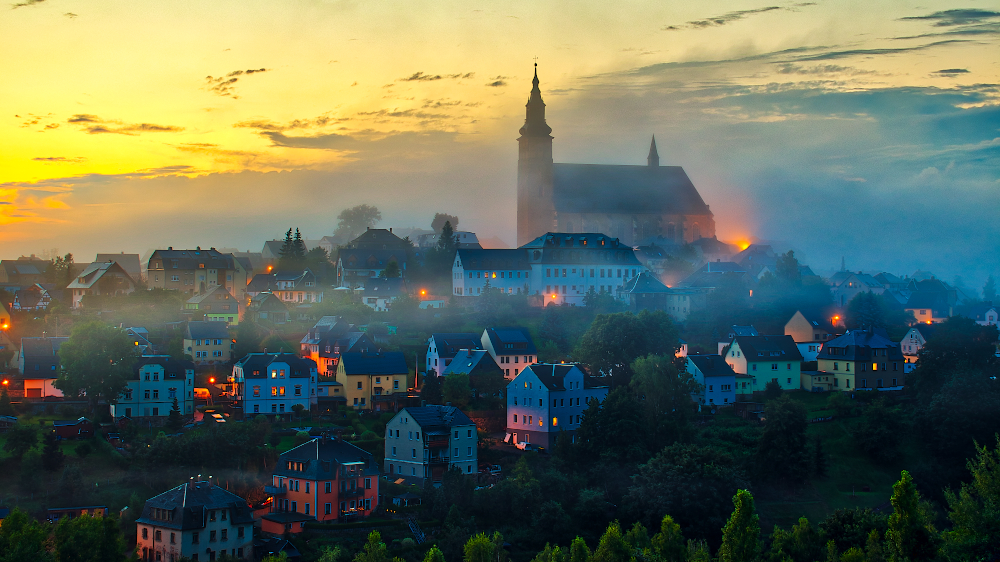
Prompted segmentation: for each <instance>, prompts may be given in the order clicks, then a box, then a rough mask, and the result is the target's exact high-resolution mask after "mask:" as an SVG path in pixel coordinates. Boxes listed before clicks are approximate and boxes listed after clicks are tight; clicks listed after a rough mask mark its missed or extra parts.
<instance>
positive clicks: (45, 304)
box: [10, 283, 52, 312]
mask: <svg viewBox="0 0 1000 562" xmlns="http://www.w3.org/2000/svg"><path fill="white" fill-rule="evenodd" d="M50 304H52V295H51V293H49V290H48V289H46V288H45V287H43V286H42V285H41V284H39V283H35V284H34V285H30V286H28V287H27V288H25V289H21V290H18V291H14V302H12V303H11V306H10V308H11V310H16V311H18V312H21V311H26V310H47V309H48V308H49V305H50Z"/></svg>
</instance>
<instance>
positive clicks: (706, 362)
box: [688, 355, 736, 377]
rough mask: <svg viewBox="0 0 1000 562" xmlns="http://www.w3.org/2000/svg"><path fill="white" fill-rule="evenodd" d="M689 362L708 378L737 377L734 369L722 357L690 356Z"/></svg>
mask: <svg viewBox="0 0 1000 562" xmlns="http://www.w3.org/2000/svg"><path fill="white" fill-rule="evenodd" d="M688 361H690V362H691V363H694V366H695V367H698V370H699V371H701V374H703V375H705V376H706V377H735V376H736V373H735V372H734V371H733V368H732V367H731V366H729V363H726V359H725V357H723V356H721V355H688Z"/></svg>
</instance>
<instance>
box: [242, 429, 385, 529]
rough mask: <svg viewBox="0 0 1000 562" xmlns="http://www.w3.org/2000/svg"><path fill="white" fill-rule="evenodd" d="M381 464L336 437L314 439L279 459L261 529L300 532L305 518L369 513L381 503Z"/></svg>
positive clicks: (340, 518) (326, 519)
mask: <svg viewBox="0 0 1000 562" xmlns="http://www.w3.org/2000/svg"><path fill="white" fill-rule="evenodd" d="M379 474H380V472H379V467H378V463H376V462H375V458H374V457H373V456H372V454H371V453H369V452H368V451H365V450H364V449H361V448H359V447H356V446H355V445H352V444H350V443H347V442H345V441H344V440H342V439H340V438H330V437H327V436H323V437H318V438H315V439H313V440H311V441H308V442H306V443H303V444H302V445H299V446H298V447H295V448H293V449H290V450H288V451H286V452H284V453H282V454H281V456H280V457H278V462H277V464H276V466H275V469H274V472H273V473H272V475H271V485H270V486H267V487H265V491H266V492H268V493H269V494H271V497H272V498H273V501H272V502H271V511H270V513H267V514H265V515H264V516H263V517H261V531H263V532H264V533H267V534H270V535H278V536H280V535H284V534H285V533H300V532H302V530H303V529H304V528H305V523H306V522H307V521H319V522H324V523H337V522H341V523H343V522H348V521H351V520H355V519H359V518H363V517H368V516H369V515H371V514H372V511H374V510H375V509H376V508H378V502H379Z"/></svg>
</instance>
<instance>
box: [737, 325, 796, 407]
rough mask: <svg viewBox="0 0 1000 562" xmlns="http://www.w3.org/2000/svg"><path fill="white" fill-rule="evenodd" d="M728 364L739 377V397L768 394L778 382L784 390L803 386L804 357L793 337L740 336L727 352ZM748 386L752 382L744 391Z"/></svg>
mask: <svg viewBox="0 0 1000 562" xmlns="http://www.w3.org/2000/svg"><path fill="white" fill-rule="evenodd" d="M726 363H729V366H730V367H732V368H733V371H735V372H736V373H737V377H736V383H737V387H739V388H737V392H736V393H737V394H749V393H752V392H753V391H755V390H764V386H765V385H767V383H769V382H771V381H776V382H777V383H778V384H779V385H780V386H781V389H782V390H794V389H798V388H800V385H801V375H802V354H801V353H799V349H798V347H796V345H795V341H794V340H793V339H792V337H791V336H736V337H734V338H733V342H732V344H730V345H729V351H727V352H726ZM739 375H745V376H748V377H752V380H750V381H747V380H745V379H742V378H740V377H739ZM744 382H749V384H748V385H747V386H748V387H749V388H748V389H743V388H742V386H743V383H744Z"/></svg>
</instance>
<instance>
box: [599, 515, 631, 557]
mask: <svg viewBox="0 0 1000 562" xmlns="http://www.w3.org/2000/svg"><path fill="white" fill-rule="evenodd" d="M590 559H591V561H592V562H634V561H635V553H634V552H633V551H632V549H631V548H630V547H629V545H628V543H626V542H625V539H624V537H622V528H621V526H620V525H619V524H618V522H617V521H613V522H612V523H611V524H610V525H608V529H607V531H605V532H604V535H603V536H602V537H601V542H600V543H598V545H597V548H596V549H594V554H593V556H591V558H590Z"/></svg>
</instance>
